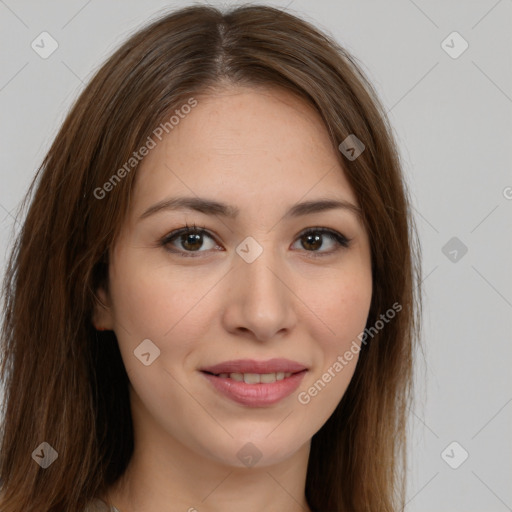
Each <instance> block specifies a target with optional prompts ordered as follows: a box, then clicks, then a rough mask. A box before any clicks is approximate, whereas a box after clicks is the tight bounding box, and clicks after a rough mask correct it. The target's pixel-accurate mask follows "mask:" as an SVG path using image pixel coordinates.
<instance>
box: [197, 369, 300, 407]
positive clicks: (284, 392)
mask: <svg viewBox="0 0 512 512" xmlns="http://www.w3.org/2000/svg"><path fill="white" fill-rule="evenodd" d="M306 371H307V370H303V371H302V372H299V373H294V374H293V375H290V377H285V378H284V379H283V380H277V381H276V382H271V383H268V384H246V383H245V382H239V381H237V380H233V379H230V378H224V377H222V378H221V377H216V376H215V375H212V374H210V373H205V372H201V373H202V374H203V375H204V376H205V377H206V378H207V379H208V380H209V381H210V383H211V384H212V385H213V386H214V387H215V389H216V390H217V391H219V392H220V393H222V394H223V395H224V396H227V397H228V398H231V400H233V401H235V402H237V403H239V404H243V405H248V406H251V407H265V406H267V405H272V404H275V403H277V402H279V401H280V400H282V399H283V398H286V397H287V396H289V395H291V394H292V393H293V392H294V391H295V390H296V389H297V388H298V387H299V385H300V383H301V381H302V379H303V378H304V375H305V374H306Z"/></svg>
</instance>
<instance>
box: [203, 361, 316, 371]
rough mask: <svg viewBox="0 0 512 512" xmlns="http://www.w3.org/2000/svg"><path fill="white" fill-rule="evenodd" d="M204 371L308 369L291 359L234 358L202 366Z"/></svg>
mask: <svg viewBox="0 0 512 512" xmlns="http://www.w3.org/2000/svg"><path fill="white" fill-rule="evenodd" d="M200 370H201V371H203V372H209V373H215V374H219V373H278V372H283V373H297V372H301V371H303V370H307V366H305V365H303V364H301V363H298V362H297V361H291V360H290V359H282V358H276V359H268V360H267V361H256V360H254V359H234V360H232V361H224V362H222V363H218V364H215V365H213V366H205V367H203V368H200Z"/></svg>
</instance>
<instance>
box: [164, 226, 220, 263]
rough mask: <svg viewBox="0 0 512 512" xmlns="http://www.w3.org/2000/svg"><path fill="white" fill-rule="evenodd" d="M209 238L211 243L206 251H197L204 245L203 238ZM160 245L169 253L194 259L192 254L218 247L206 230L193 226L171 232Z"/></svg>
mask: <svg viewBox="0 0 512 512" xmlns="http://www.w3.org/2000/svg"><path fill="white" fill-rule="evenodd" d="M205 237H206V238H209V239H210V240H211V241H212V242H213V243H211V244H210V247H209V248H207V249H206V250H202V251H201V250H199V249H200V248H201V247H202V246H203V245H204V238H205ZM161 245H162V246H163V247H165V249H166V250H168V251H169V252H172V253H175V254H179V255H180V256H184V257H190V256H192V257H195V256H196V254H194V253H204V252H208V251H209V250H211V249H213V248H215V247H219V246H218V245H217V243H216V242H215V239H214V238H213V237H212V236H211V235H210V234H208V232H207V231H206V228H204V227H197V226H196V225H195V224H194V226H186V227H184V228H181V229H177V230H175V231H172V232H171V233H169V234H168V235H166V236H165V237H164V238H163V239H162V241H161Z"/></svg>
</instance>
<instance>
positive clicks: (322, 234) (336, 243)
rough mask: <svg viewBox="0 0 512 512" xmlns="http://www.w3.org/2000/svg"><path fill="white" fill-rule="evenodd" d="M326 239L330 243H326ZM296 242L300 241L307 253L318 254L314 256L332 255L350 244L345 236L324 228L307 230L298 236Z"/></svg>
mask: <svg viewBox="0 0 512 512" xmlns="http://www.w3.org/2000/svg"><path fill="white" fill-rule="evenodd" d="M326 239H327V240H330V243H326V241H325V240H326ZM298 240H300V242H301V246H302V248H304V249H305V250H306V251H307V252H312V253H318V254H314V255H315V256H317V255H318V256H323V255H327V254H332V253H334V252H336V251H338V250H339V249H340V248H341V247H345V248H346V247H348V246H349V243H350V240H349V239H348V238H347V237H346V236H344V235H342V234H341V233H338V232H337V231H334V230H331V229H326V228H313V229H308V230H307V231H305V232H303V233H302V234H301V235H300V237H299V239H298ZM326 247H327V250H322V251H320V249H325V248H326ZM329 247H331V249H329Z"/></svg>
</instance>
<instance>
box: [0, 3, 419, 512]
mask: <svg viewBox="0 0 512 512" xmlns="http://www.w3.org/2000/svg"><path fill="white" fill-rule="evenodd" d="M222 82H226V83H231V84H235V85H244V86H257V85H262V86H272V87H281V88H284V89H286V90H287V91H290V92H291V93H295V94H298V95H300V96H301V97H302V98H304V99H305V100H306V101H307V102H309V103H310V104H311V105H313V106H314V108H315V109H316V110H317V111H318V113H319V114H320V116H321V117H322V119H323V120H324V123H325V126H326V129H327V131H328V134H329V137H330V138H331V140H332V144H333V145H334V146H335V147H336V148H338V146H339V144H340V143H341V142H342V141H344V140H345V139H346V138H347V136H349V135H351V134H354V135H356V136H357V138H358V139H359V140H361V141H362V142H363V143H364V145H365V150H364V151H363V152H362V154H361V155H360V156H359V157H358V158H356V159H348V158H345V156H344V155H343V154H342V153H341V152H338V155H339V159H340V163H341V165H342V166H343V168H344V169H345V174H346V177H347V179H348V180H349V183H350V185H351V186H352V188H353V190H354V192H355V194H356V197H357V199H358V202H359V204H360V206H361V208H362V212H363V218H364V223H365V226H366V228H367V230H368V233H369V236H370V243H371V256H372V274H373V296H372V302H371V308H370V313H369V316H368V320H367V327H368V328H371V327H373V326H374V325H375V324H376V322H378V321H379V318H381V315H382V314H383V313H384V312H385V311H387V310H388V309H389V308H390V307H391V305H392V304H395V303H398V304H399V305H400V306H401V310H400V312H399V313H398V314H397V315H396V317H395V318H393V320H392V321H390V322H389V323H387V324H386V326H385V328H383V329H380V330H378V332H376V333H372V337H371V339H368V340H367V342H366V343H364V344H363V345H362V350H361V353H360V357H359V361H358V364H357V367H356V370H355V374H354V376H353V379H352V381H351V383H350V385H349V387H348V389H347V391H346V393H345V395H344V396H343V398H342V400H341V401H340V403H339V405H338V407H337V408H336V410H335V411H334V413H333V414H332V416H331V417H330V418H329V420H328V421H327V422H326V424H325V425H324V426H323V427H322V428H321V429H320V430H319V431H318V432H317V433H316V434H315V435H314V436H313V438H312V444H311V452H310V459H309V465H308V471H307V481H306V498H307V500H308V503H309V505H310V507H311V508H312V509H313V510H316V511H318V512H324V511H341V510H347V511H348V510H351V511H361V512H362V511H365V512H367V511H368V510H371V511H372V512H377V511H386V512H389V511H394V510H398V509H399V508H401V507H402V506H403V502H404V481H405V480H404V479H405V473H406V471H405V467H406V457H405V455H406V453H405V446H406V444H405V441H406V438H405V432H406V419H407V412H408V406H409V404H410V400H411V389H412V387H411V386H412V369H413V355H414V351H415V345H416V344H417V342H418V341H419V339H420V323H419V319H420V312H421V293H420V292H419V289H420V284H421V283H420V279H421V277H420V258H419V253H420V249H419V242H418V240H417V234H416V229H415V227H414V222H413V218H412V215H411V209H410V208H411V207H410V202H409V195H408V192H407V185H406V183H405V179H404V176H403V174H402V170H401V164H400V159H399V154H398V152H397V149H396V145H395V142H394V138H393V135H392V129H391V128H390V126H389V122H388V120H387V117H386V114H385V112H384V110H383V108H382V106H381V105H380V103H379V101H378V99H377V94H376V93H375V91H374V89H373V88H372V85H371V84H370V83H369V81H368V79H367V78H366V77H365V75H364V74H363V72H362V71H361V69H360V67H359V65H358V64H357V63H356V61H355V59H354V58H353V57H352V56H351V55H349V54H348V53H347V52H346V51H345V50H344V49H343V48H341V47H340V46H339V45H338V44H337V43H336V42H335V40H334V39H333V38H332V37H330V36H328V35H325V34H323V33H321V32H319V31H318V30H317V29H316V28H315V27H313V26H312V25H311V24H309V23H307V22H305V21H303V20H301V19H300V18H297V17H295V16H293V15H291V14H289V13H286V12H284V11H282V10H280V9H277V8H272V7H266V6H265V7H264V6H255V5H252V6H241V7H238V8H235V9H233V10H231V11H228V12H224V13H223V12H221V11H219V10H218V9H215V8H213V7H209V6H208V7H207V6H192V7H187V8H184V9H181V10H178V11H175V12H171V13H170V14H166V15H165V16H163V17H161V18H160V19H158V20H156V21H153V22H152V23H151V24H149V25H148V26H147V27H145V28H143V29H142V30H140V31H139V32H138V33H136V34H135V35H133V36H132V37H131V38H130V39H129V40H128V41H127V42H126V43H125V44H123V45H122V46H121V47H120V48H119V49H118V50H117V51H116V52H115V53H114V54H113V55H112V56H111V57H110V58H109V59H108V60H107V62H106V63H105V64H104V65H103V66H102V67H101V68H100V69H99V71H98V72H97V73H96V74H95V76H94V77H93V79H92V80H91V81H90V83H89V84H88V86H87V87H86V88H85V90H84V91H83V92H82V94H81V95H80V97H79V98H78V100H77V101H76V103H75V105H74V107H73V108H72V109H71V111H70V112H69V114H68V116H67V117H66V119H65V121H64V123H63V126H62V127H61V129H60V131H59V133H58V135H57V137H56V139H55V141H54V142H53V144H52V146H51V148H50V150H49V152H48V154H47V155H46V157H45V159H44V161H43V162H42V164H41V166H40V168H39V169H38V172H37V174H36V176H35V178H34V180H33V182H32V184H31V186H30V188H29V191H28V193H27V195H26V197H25V200H24V203H23V205H22V209H21V210H20V213H19V215H20V214H21V211H22V210H23V209H25V208H26V205H27V204H29V208H28V211H27V213H26V217H25V219H24V222H23V223H22V228H21V230H20V232H19V235H18V237H17V239H16V241H15V244H14V247H13V250H12V254H11V257H10V259H9V261H8V264H7V269H6V275H5V281H4V288H3V294H4V308H5V318H4V321H3V324H2V338H1V352H2V354H3V358H2V366H1V378H2V382H3V385H4V394H5V402H4V410H3V413H4V416H3V419H2V438H1V445H0V456H1V460H0V474H1V478H2V490H1V492H2V495H1V498H0V509H1V510H2V512H22V511H23V512H32V511H37V512H46V511H48V512H49V511H59V512H61V511H69V510H73V511H81V510H83V508H84V507H85V505H86V504H87V503H88V502H89V501H91V500H92V499H93V498H94V497H99V496H103V495H106V491H107V489H108V488H109V487H110V486H111V485H112V484H113V483H114V482H116V481H117V480H118V478H119V477H120V476H121V475H122V474H123V472H124V470H125V468H126V466H127V464H128V462H129V460H130V457H131V454H132V451H133V426H132V421H131V413H130V403H129V399H128V383H129V380H128V376H127V374H126V371H125V368H124V365H123V363H122V359H121V355H120V352H119V349H118V346H117V340H116V337H115V334H114V333H113V332H112V331H107V332H100V333H98V332H97V331H96V330H95V329H94V327H93V326H92V323H91V314H92V311H93V305H94V304H95V301H96V300H97V298H96V295H95V290H96V289H97V287H98V286H99V285H100V284H101V285H103V286H106V285H107V282H108V254H109V250H110V248H111V247H112V246H113V244H114V243H115V240H116V237H117V235H118V233H119V230H120V227H121V225H122V223H123V221H124V219H125V215H126V213H127V211H128V209H129V205H130V193H131V191H132V186H133V183H134V178H135V175H136V166H135V167H134V168H133V169H132V170H131V171H130V170H128V171H127V172H125V173H123V179H121V180H119V182H116V183H115V186H111V187H109V192H108V194H104V196H103V197H101V198H99V194H98V192H97V191H98V188H99V187H100V188H101V187H103V186H104V184H105V183H107V182H108V181H109V180H110V179H111V178H112V176H113V174H114V173H115V172H116V170H118V169H120V168H122V166H123V165H124V164H125V163H126V162H127V161H129V159H130V157H131V156H132V154H133V152H134V151H136V150H137V149H138V148H140V147H141V146H142V145H144V143H145V142H146V141H147V138H148V136H149V135H151V133H152V131H153V130H154V129H155V127H157V126H158V125H160V124H161V123H162V122H163V121H164V120H166V119H168V118H169V116H170V115H171V114H172V113H173V112H174V111H175V109H177V108H179V107H180V106H181V105H183V104H185V103H186V102H187V101H188V100H189V99H190V98H191V97H192V96H194V95H200V94H204V93H205V92H208V91H209V90H214V87H215V86H216V85H218V84H219V83H222ZM125 170H126V169H125ZM95 191H96V193H95ZM375 330H376V329H374V331H375ZM44 442H46V443H48V445H50V446H51V447H53V448H54V449H55V451H56V452H57V454H58V459H57V460H56V462H54V463H53V464H51V465H50V466H49V467H47V468H46V469H43V468H42V467H40V465H39V464H36V463H35V460H36V458H35V457H37V455H38V454H39V456H40V457H42V453H44V450H45V449H46V451H47V453H46V454H45V456H49V452H48V449H47V446H46V445H43V446H42V447H41V446H40V445H41V443H44ZM36 449H38V450H43V452H41V453H39V452H37V453H36V454H35V455H34V451H35V450H36Z"/></svg>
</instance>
